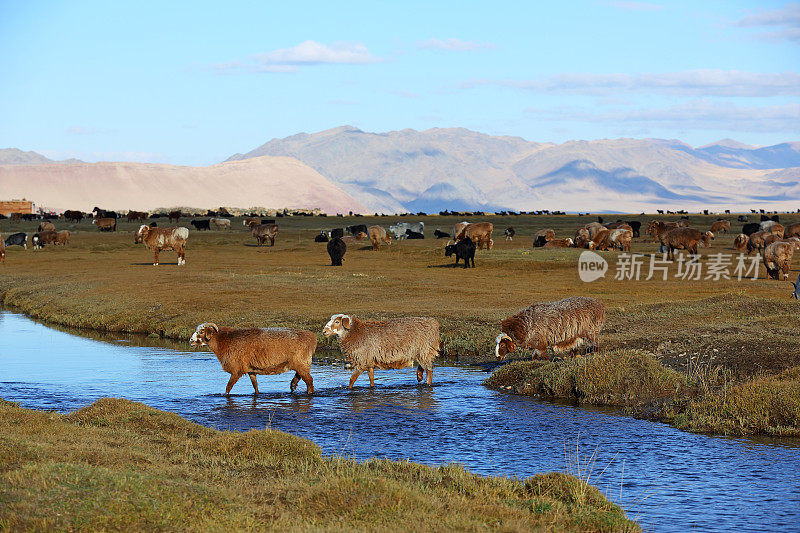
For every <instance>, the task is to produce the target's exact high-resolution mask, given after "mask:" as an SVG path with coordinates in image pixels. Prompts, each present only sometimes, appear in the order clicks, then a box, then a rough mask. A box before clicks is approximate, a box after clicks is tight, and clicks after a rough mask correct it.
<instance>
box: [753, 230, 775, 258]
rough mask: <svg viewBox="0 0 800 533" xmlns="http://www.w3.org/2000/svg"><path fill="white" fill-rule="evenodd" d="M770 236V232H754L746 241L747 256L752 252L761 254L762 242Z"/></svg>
mask: <svg viewBox="0 0 800 533" xmlns="http://www.w3.org/2000/svg"><path fill="white" fill-rule="evenodd" d="M770 235H772V233H771V232H770V231H756V232H755V233H752V234H751V235H750V237H749V238H748V239H747V254H748V255H750V254H751V253H753V252H754V251H758V252H761V250H762V248H764V240H765V239H766V238H767V237H768V236H770Z"/></svg>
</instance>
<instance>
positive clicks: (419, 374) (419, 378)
mask: <svg viewBox="0 0 800 533" xmlns="http://www.w3.org/2000/svg"><path fill="white" fill-rule="evenodd" d="M424 372H425V370H424V369H423V368H422V365H417V383H420V382H421V381H422V376H423V373H424Z"/></svg>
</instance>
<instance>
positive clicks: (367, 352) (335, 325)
mask: <svg viewBox="0 0 800 533" xmlns="http://www.w3.org/2000/svg"><path fill="white" fill-rule="evenodd" d="M322 333H323V334H324V335H325V336H326V337H330V336H331V335H336V336H338V337H339V346H341V348H342V353H344V354H345V356H347V359H348V360H349V361H350V363H352V365H353V375H352V376H350V385H349V387H350V388H351V389H352V388H353V384H354V383H355V382H356V379H358V376H359V375H361V373H362V372H364V371H365V370H366V371H367V372H368V373H369V384H370V385H369V386H370V387H374V386H375V373H374V371H375V369H376V368H377V369H388V368H409V367H413V366H414V361H416V362H417V381H418V382H421V381H422V377H423V373H427V382H428V385H430V384H431V383H432V382H433V360H434V358H435V357H436V356H437V355H438V354H439V322H437V321H436V319H434V318H423V317H403V318H394V319H391V320H384V321H377V320H359V319H358V318H356V317H354V316H350V315H342V314H338V315H333V316H331V319H330V320H329V321H328V323H327V324H325V327H324V328H323V330H322Z"/></svg>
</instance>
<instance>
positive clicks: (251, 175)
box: [0, 157, 367, 213]
mask: <svg viewBox="0 0 800 533" xmlns="http://www.w3.org/2000/svg"><path fill="white" fill-rule="evenodd" d="M0 191H2V194H3V196H4V197H8V198H22V197H25V198H29V199H32V200H34V201H35V202H36V204H37V205H39V206H47V207H49V208H52V209H59V208H60V209H80V210H84V211H88V210H90V209H91V208H92V207H94V206H101V207H103V208H104V209H122V210H125V209H136V210H150V209H154V208H156V207H166V206H177V205H180V206H191V207H199V208H216V207H219V206H233V207H245V208H246V207H252V206H263V207H267V208H283V207H288V208H315V207H318V208H320V209H322V210H323V211H325V212H327V213H337V212H338V213H346V212H348V211H351V210H352V211H355V212H365V211H367V209H366V207H365V206H364V205H363V204H361V203H360V202H358V201H357V200H355V199H354V198H353V197H352V196H350V195H349V194H347V193H346V192H344V191H343V190H342V189H341V188H339V187H338V186H336V185H334V184H332V183H331V182H329V181H328V180H327V179H325V178H324V177H323V176H322V175H320V174H319V173H318V172H317V171H315V170H314V169H312V168H310V167H309V166H307V165H305V164H304V163H301V162H300V161H298V160H297V159H294V158H291V157H256V158H252V159H247V160H244V161H231V162H226V163H220V164H217V165H212V166H209V167H185V166H172V165H157V164H149V163H106V162H102V163H73V164H45V165H0Z"/></svg>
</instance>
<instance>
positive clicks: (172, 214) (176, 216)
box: [167, 210, 183, 222]
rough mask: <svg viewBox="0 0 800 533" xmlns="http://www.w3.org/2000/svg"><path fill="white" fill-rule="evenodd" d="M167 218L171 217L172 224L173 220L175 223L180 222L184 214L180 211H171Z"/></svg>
mask: <svg viewBox="0 0 800 533" xmlns="http://www.w3.org/2000/svg"><path fill="white" fill-rule="evenodd" d="M167 216H168V217H169V221H170V222H172V221H173V220H174V221H175V222H178V221H179V220H180V219H181V217H182V216H183V213H181V212H180V210H178V211H170V212H169V215H167Z"/></svg>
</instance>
